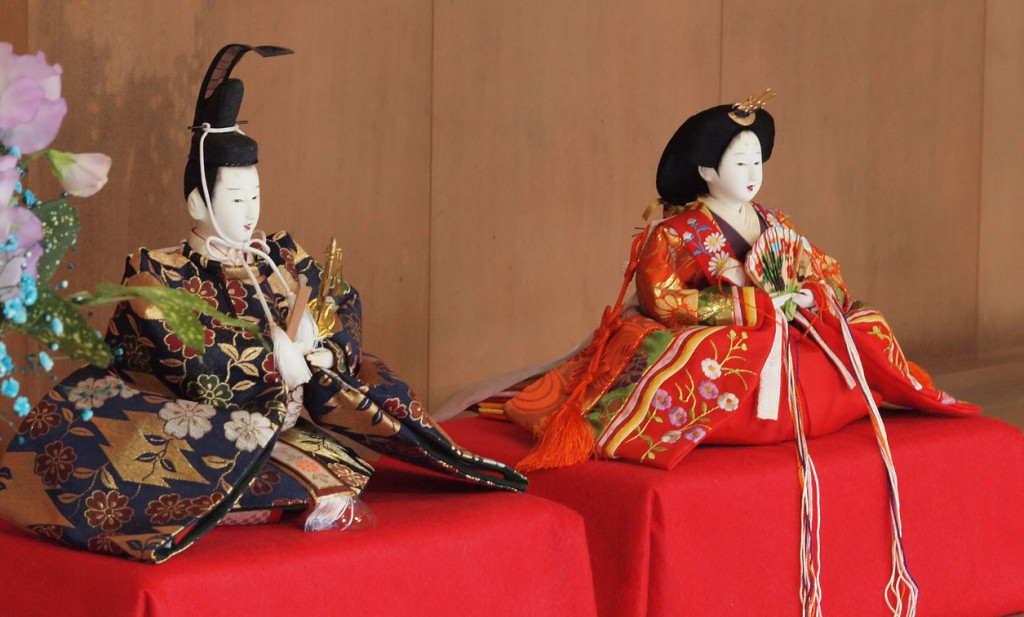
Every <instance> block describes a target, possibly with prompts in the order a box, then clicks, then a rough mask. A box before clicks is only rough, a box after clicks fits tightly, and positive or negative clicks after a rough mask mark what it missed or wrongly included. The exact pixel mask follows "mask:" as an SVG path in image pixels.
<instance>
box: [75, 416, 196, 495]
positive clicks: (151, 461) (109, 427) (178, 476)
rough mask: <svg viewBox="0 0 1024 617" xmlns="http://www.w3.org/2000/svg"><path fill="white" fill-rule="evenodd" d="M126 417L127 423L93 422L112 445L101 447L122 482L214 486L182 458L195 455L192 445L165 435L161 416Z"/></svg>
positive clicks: (116, 421)
mask: <svg viewBox="0 0 1024 617" xmlns="http://www.w3.org/2000/svg"><path fill="white" fill-rule="evenodd" d="M124 414H125V416H126V417H127V420H113V419H110V418H101V417H98V416H94V417H93V420H92V422H93V424H95V425H96V428H97V429H98V430H99V431H100V433H101V434H102V435H103V437H104V438H106V440H107V443H108V444H109V445H102V446H100V447H101V448H102V449H103V453H104V454H106V455H107V458H108V459H109V460H110V462H111V464H112V465H113V466H114V469H115V470H116V471H117V473H118V475H119V476H121V478H123V479H124V480H125V481H127V482H136V483H139V484H150V485H154V486H161V487H167V486H168V484H167V482H166V480H181V481H185V482H202V483H207V482H210V480H207V479H206V478H204V477H203V476H202V475H201V474H200V473H199V472H198V471H196V469H195V468H194V467H192V465H191V464H190V463H189V462H188V460H187V459H186V458H185V456H184V454H182V452H192V447H191V446H190V445H189V444H188V441H186V440H184V439H175V438H173V437H170V436H168V435H167V434H166V433H164V420H163V419H161V418H160V417H159V416H158V415H156V414H154V413H145V412H138V411H125V412H124ZM147 437H150V438H151V439H152V440H153V441H150V440H149V439H147ZM160 440H166V441H163V442H161V441H160ZM140 458H141V459H142V460H139V459H140ZM161 461H163V462H164V463H165V464H162V463H161ZM172 470H173V471H172Z"/></svg>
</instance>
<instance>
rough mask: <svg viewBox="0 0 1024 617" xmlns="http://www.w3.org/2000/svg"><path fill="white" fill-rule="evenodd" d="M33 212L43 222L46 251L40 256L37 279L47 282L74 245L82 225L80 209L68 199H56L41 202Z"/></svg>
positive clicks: (40, 281)
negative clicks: (79, 214) (79, 215)
mask: <svg viewBox="0 0 1024 617" xmlns="http://www.w3.org/2000/svg"><path fill="white" fill-rule="evenodd" d="M32 213H33V214H35V215H36V216H37V217H39V220H40V221H42V222H43V247H44V248H45V251H44V253H43V255H42V256H41V257H40V258H39V264H38V266H37V271H38V273H39V276H38V279H37V280H38V282H39V283H45V282H46V281H48V280H50V277H51V276H53V274H54V273H55V272H56V271H57V267H58V266H60V263H61V260H63V259H64V255H66V254H67V252H68V249H70V248H71V246H72V245H74V243H75V238H77V237H78V231H79V229H81V227H82V226H81V224H80V223H79V221H78V210H76V209H75V207H74V206H72V205H71V204H70V203H68V201H67V200H66V199H55V200H53V201H48V202H46V203H44V204H40V205H38V206H36V207H35V208H33V209H32Z"/></svg>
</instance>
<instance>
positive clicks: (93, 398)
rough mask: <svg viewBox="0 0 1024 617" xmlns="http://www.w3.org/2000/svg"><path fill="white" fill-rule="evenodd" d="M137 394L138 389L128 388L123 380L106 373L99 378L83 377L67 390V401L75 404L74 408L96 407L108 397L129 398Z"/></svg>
mask: <svg viewBox="0 0 1024 617" xmlns="http://www.w3.org/2000/svg"><path fill="white" fill-rule="evenodd" d="M135 394H138V390H135V389H134V388H129V387H128V386H126V385H125V384H124V382H123V381H121V380H120V379H118V378H117V377H114V376H113V375H108V376H107V377H103V378H101V379H93V378H92V377H90V378H88V379H83V380H82V381H80V382H78V383H77V384H76V385H75V387H74V388H71V389H70V390H68V401H70V402H72V403H74V404H75V408H76V409H96V408H97V407H99V406H101V405H102V404H103V403H105V402H106V400H107V399H108V398H112V397H114V396H118V395H120V396H122V397H123V398H129V397H131V396H134V395H135Z"/></svg>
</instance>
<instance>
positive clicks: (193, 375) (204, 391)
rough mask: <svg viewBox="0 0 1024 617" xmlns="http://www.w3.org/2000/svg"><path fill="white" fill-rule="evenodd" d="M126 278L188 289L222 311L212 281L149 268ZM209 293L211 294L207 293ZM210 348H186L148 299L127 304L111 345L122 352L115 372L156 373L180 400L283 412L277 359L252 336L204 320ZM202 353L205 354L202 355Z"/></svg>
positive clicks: (118, 312) (116, 318) (116, 319)
mask: <svg viewBox="0 0 1024 617" xmlns="http://www.w3.org/2000/svg"><path fill="white" fill-rule="evenodd" d="M140 265H141V267H140V268H138V269H137V270H135V269H133V268H132V267H131V264H129V269H128V271H127V272H126V274H125V279H124V284H125V285H128V286H139V285H149V286H153V285H158V286H164V287H171V288H178V289H183V290H184V291H185V292H187V293H191V294H193V295H197V296H199V297H201V298H202V299H204V300H206V301H208V302H210V304H211V305H213V306H214V307H215V308H218V309H219V310H221V311H222V312H225V313H226V312H228V311H227V310H225V309H226V308H227V307H226V306H220V305H219V303H218V296H217V294H216V292H215V286H214V285H213V282H212V281H208V280H203V277H202V276H199V275H197V274H196V273H194V272H187V271H186V272H181V271H177V270H171V269H167V268H163V269H161V268H158V267H147V265H150V264H147V261H146V260H145V259H143V260H142V262H141V264H140ZM207 292H209V293H207ZM199 321H200V323H201V325H202V327H203V336H204V343H205V349H203V350H193V349H190V348H189V347H187V346H185V345H184V344H183V343H182V341H181V339H180V338H179V337H178V335H177V334H175V333H174V332H172V331H171V329H170V328H169V327H168V325H167V321H166V320H165V319H164V316H163V313H162V312H161V311H160V309H159V307H157V306H154V305H153V304H151V303H150V302H147V301H145V300H142V299H135V300H131V301H128V302H122V303H121V304H119V305H118V306H117V308H116V309H115V312H114V315H113V317H112V318H111V320H110V324H109V326H108V329H107V341H108V342H109V343H110V344H111V345H112V346H114V347H116V348H117V349H119V350H120V351H119V352H117V353H116V356H115V363H114V368H116V369H119V370H127V371H141V372H146V373H151V374H152V375H154V376H155V377H157V378H158V379H159V380H160V381H161V382H163V383H164V385H166V386H167V387H168V388H169V389H170V390H171V391H172V392H173V393H174V394H175V395H176V396H179V397H181V398H185V399H189V400H192V401H196V402H200V403H205V404H208V405H213V406H214V407H217V408H223V409H229V410H234V409H240V408H241V409H250V410H259V411H267V410H268V407H269V408H278V409H280V410H281V412H282V413H283V410H284V408H285V400H286V395H285V392H284V388H283V386H282V384H281V383H280V377H279V376H278V374H277V372H276V371H275V369H274V363H273V354H271V352H270V351H268V350H267V349H266V348H264V347H263V345H262V343H261V342H260V341H259V340H258V339H256V338H255V337H253V336H252V334H250V333H249V332H247V331H245V330H242V329H239V328H234V327H231V326H227V325H225V324H223V323H221V322H219V321H217V320H216V319H213V318H212V317H210V316H208V315H200V316H199ZM200 352H202V353H200Z"/></svg>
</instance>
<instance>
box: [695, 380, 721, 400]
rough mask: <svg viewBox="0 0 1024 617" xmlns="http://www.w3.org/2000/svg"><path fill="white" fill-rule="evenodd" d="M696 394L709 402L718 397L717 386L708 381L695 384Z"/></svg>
mask: <svg viewBox="0 0 1024 617" xmlns="http://www.w3.org/2000/svg"><path fill="white" fill-rule="evenodd" d="M697 393H698V394H700V396H701V398H703V399H705V400H709V401H710V400H711V399H713V398H715V397H717V396H718V386H716V385H715V384H713V383H712V382H710V381H706V380H705V381H702V382H700V383H699V384H697Z"/></svg>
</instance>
